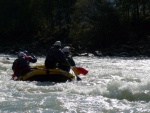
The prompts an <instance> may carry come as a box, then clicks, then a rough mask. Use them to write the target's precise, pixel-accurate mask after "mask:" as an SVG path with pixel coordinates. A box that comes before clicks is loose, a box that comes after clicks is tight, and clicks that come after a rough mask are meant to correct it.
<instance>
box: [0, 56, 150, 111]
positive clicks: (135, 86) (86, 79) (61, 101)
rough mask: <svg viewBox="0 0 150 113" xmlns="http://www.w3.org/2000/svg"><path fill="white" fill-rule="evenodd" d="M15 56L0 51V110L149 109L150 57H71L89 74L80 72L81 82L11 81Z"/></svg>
mask: <svg viewBox="0 0 150 113" xmlns="http://www.w3.org/2000/svg"><path fill="white" fill-rule="evenodd" d="M8 58H9V59H8ZM15 59H16V56H15V55H7V54H0V112H1V113H10V112H11V113H124V112H125V113H149V112H150V102H149V101H150V75H149V72H150V59H149V58H135V57H134V58H117V57H94V56H90V57H74V60H75V62H76V65H77V66H79V67H83V68H85V69H87V70H88V71H89V73H88V74H87V75H79V76H80V78H82V81H73V82H66V83H57V84H54V83H50V82H36V81H34V82H27V81H13V80H11V76H10V75H11V74H12V73H13V72H12V69H11V66H12V63H13V61H14V60H15ZM44 59H45V57H38V62H37V63H36V64H43V63H44ZM36 64H31V65H36ZM71 73H73V72H71Z"/></svg>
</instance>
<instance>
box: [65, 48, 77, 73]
mask: <svg viewBox="0 0 150 113" xmlns="http://www.w3.org/2000/svg"><path fill="white" fill-rule="evenodd" d="M62 50H63V52H64V54H65V57H66V60H67V61H68V63H69V64H70V65H68V63H67V64H63V65H62V68H63V70H65V71H67V72H69V71H70V69H71V66H75V61H74V60H73V58H72V55H71V54H70V53H71V52H70V47H69V46H65V47H64V48H63V49H62Z"/></svg>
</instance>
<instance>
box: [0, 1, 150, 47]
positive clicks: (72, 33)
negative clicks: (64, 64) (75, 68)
mask: <svg viewBox="0 0 150 113" xmlns="http://www.w3.org/2000/svg"><path fill="white" fill-rule="evenodd" d="M0 16H1V18H0V36H1V43H2V44H3V42H5V43H15V42H18V41H19V42H20V43H37V44H39V42H40V44H49V42H53V41H54V40H61V41H63V42H64V43H69V42H71V43H74V44H81V45H83V46H84V47H88V48H105V47H108V46H112V45H115V44H123V43H126V42H138V41H140V40H144V38H145V37H147V36H148V35H150V34H149V33H150V1H149V0H0Z"/></svg>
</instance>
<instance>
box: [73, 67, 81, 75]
mask: <svg viewBox="0 0 150 113" xmlns="http://www.w3.org/2000/svg"><path fill="white" fill-rule="evenodd" d="M72 70H73V72H74V73H75V74H76V75H80V72H79V71H78V69H77V68H76V67H74V66H73V67H72Z"/></svg>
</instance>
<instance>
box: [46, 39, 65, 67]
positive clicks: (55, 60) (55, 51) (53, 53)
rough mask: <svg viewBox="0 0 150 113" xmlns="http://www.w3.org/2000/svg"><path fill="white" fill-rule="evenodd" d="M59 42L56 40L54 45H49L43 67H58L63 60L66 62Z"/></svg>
mask: <svg viewBox="0 0 150 113" xmlns="http://www.w3.org/2000/svg"><path fill="white" fill-rule="evenodd" d="M60 47H61V42H60V41H56V42H55V44H54V46H53V47H51V48H50V49H49V51H48V54H47V56H46V59H45V67H46V68H50V69H51V68H56V67H58V68H60V65H61V64H62V63H63V62H66V59H65V57H64V53H63V52H62V51H61V49H60Z"/></svg>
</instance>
